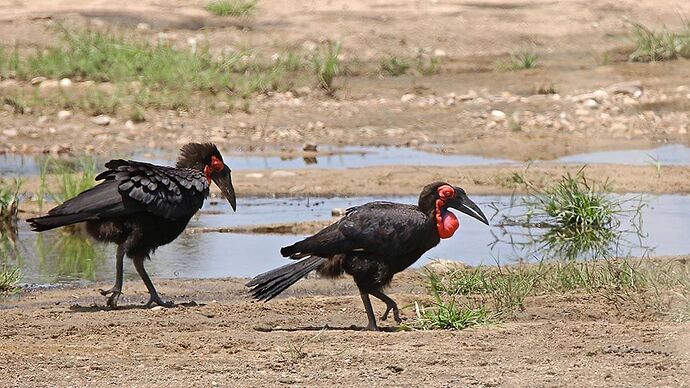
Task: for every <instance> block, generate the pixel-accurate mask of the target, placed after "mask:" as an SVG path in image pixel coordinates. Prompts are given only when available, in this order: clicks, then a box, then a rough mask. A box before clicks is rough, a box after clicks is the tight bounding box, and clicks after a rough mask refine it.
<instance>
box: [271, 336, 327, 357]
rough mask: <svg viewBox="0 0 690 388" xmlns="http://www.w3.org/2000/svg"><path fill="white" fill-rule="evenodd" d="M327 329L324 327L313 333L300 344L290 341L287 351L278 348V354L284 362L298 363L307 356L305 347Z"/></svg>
mask: <svg viewBox="0 0 690 388" xmlns="http://www.w3.org/2000/svg"><path fill="white" fill-rule="evenodd" d="M325 331H326V328H323V329H321V330H319V332H318V333H316V334H315V335H313V336H312V337H308V338H305V339H304V340H303V341H301V342H300V343H299V344H294V343H292V342H290V343H289V344H288V347H287V351H286V352H284V351H282V350H280V349H278V355H279V356H280V358H281V359H282V360H283V362H286V363H291V364H294V363H297V362H298V361H299V360H301V359H303V358H305V357H307V352H306V351H305V350H304V348H305V347H306V346H307V345H308V344H310V343H312V342H314V341H316V340H317V339H318V338H319V337H320V336H321V334H323V332H325Z"/></svg>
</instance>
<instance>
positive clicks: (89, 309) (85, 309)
mask: <svg viewBox="0 0 690 388" xmlns="http://www.w3.org/2000/svg"><path fill="white" fill-rule="evenodd" d="M205 305H206V304H205V303H197V302H195V301H191V302H182V303H174V304H173V305H171V306H161V307H162V308H164V309H174V308H176V307H202V306H205ZM153 307H156V306H153ZM151 309H152V307H146V306H144V305H143V304H130V305H124V306H117V308H114V309H113V308H110V307H107V306H104V305H97V304H92V305H91V306H82V305H80V304H73V305H71V306H69V310H70V311H71V312H75V313H95V312H99V311H129V310H151Z"/></svg>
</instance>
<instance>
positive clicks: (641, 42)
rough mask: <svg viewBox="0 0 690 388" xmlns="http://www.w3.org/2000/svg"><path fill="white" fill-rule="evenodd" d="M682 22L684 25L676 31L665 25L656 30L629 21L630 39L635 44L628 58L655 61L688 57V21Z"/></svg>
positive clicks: (689, 37)
mask: <svg viewBox="0 0 690 388" xmlns="http://www.w3.org/2000/svg"><path fill="white" fill-rule="evenodd" d="M683 22H684V24H685V27H684V28H683V29H682V30H681V31H678V32H671V31H669V30H668V29H667V28H666V27H663V28H662V29H661V30H659V31H656V30H653V29H651V28H649V27H647V26H645V25H643V24H642V23H639V22H630V23H629V24H630V39H631V40H632V41H633V43H634V44H635V51H633V53H632V54H630V60H631V61H635V62H656V61H666V60H671V59H676V58H679V57H683V58H690V22H687V21H683Z"/></svg>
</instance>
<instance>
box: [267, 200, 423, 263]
mask: <svg viewBox="0 0 690 388" xmlns="http://www.w3.org/2000/svg"><path fill="white" fill-rule="evenodd" d="M427 222H428V219H427V217H426V216H425V215H424V213H422V212H420V211H419V209H418V208H417V206H412V205H403V204H397V203H391V202H372V203H368V204H366V205H362V206H358V207H355V208H350V209H348V211H347V213H346V215H345V217H343V218H342V219H340V221H338V222H336V223H334V224H332V225H330V226H328V227H326V228H325V229H323V230H321V231H320V232H318V233H316V234H315V235H313V236H311V237H308V238H306V239H304V240H302V241H300V242H298V243H296V244H294V245H291V246H289V247H285V248H283V249H282V250H281V253H282V254H283V255H284V256H292V257H293V258H300V257H304V256H306V255H316V256H322V257H329V256H333V255H336V254H340V253H346V252H352V251H365V252H370V253H377V254H383V255H385V254H386V253H388V252H402V251H404V250H405V249H406V247H402V246H400V244H401V243H403V242H405V241H410V240H411V239H414V238H415V236H418V235H419V233H420V231H424V230H425V229H424V228H425V226H426V223H427Z"/></svg>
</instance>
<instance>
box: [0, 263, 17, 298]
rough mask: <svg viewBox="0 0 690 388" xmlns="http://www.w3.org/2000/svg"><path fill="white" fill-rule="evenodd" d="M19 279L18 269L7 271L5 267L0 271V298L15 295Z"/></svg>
mask: <svg viewBox="0 0 690 388" xmlns="http://www.w3.org/2000/svg"><path fill="white" fill-rule="evenodd" d="M20 278H21V272H19V269H16V268H15V269H8V268H7V267H5V268H2V269H0V296H2V295H7V294H12V293H15V292H16V291H17V290H18V288H17V283H18V282H19V279H20Z"/></svg>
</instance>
